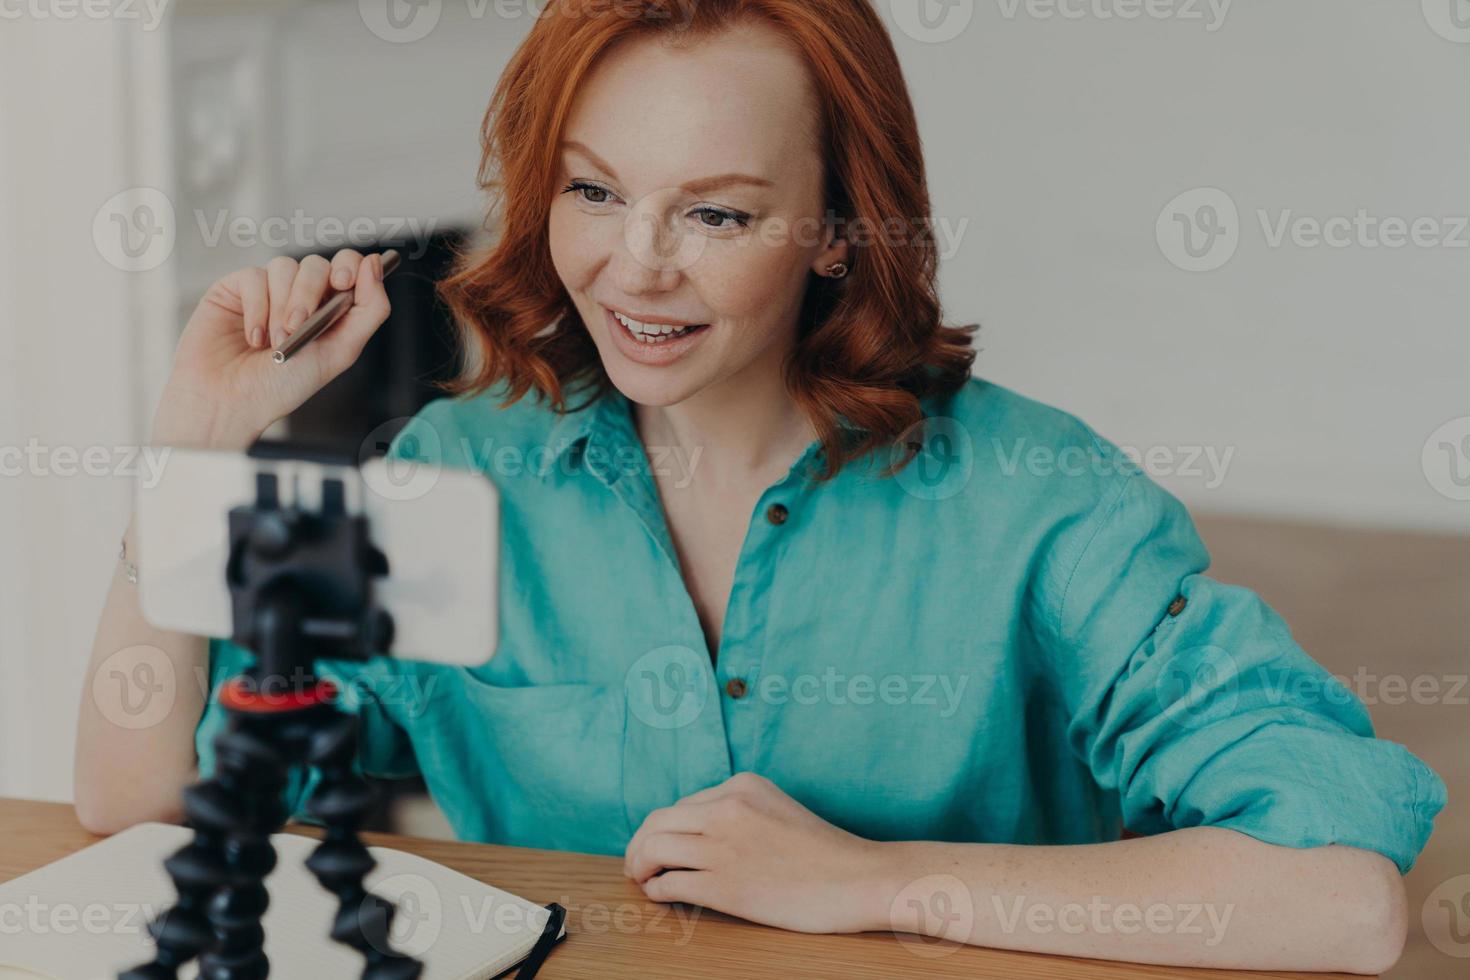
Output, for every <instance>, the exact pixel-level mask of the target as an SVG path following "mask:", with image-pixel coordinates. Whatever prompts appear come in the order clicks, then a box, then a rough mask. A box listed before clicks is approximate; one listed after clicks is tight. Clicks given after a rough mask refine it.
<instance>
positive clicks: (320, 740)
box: [306, 708, 423, 980]
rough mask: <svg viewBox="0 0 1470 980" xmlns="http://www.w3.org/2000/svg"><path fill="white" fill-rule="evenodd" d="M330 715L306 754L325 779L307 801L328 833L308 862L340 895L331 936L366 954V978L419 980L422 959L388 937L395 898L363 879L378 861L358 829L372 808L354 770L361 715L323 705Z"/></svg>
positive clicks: (373, 979) (320, 725)
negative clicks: (375, 890) (367, 886)
mask: <svg viewBox="0 0 1470 980" xmlns="http://www.w3.org/2000/svg"><path fill="white" fill-rule="evenodd" d="M323 710H325V711H326V712H327V716H326V717H325V718H324V720H323V721H322V722H321V723H320V724H319V726H318V727H317V728H316V730H315V731H314V732H313V734H312V736H311V740H310V742H309V743H308V748H307V759H308V761H309V762H310V763H311V764H312V765H314V766H316V767H317V768H318V769H319V770H320V772H321V782H320V783H319V784H318V786H317V788H316V791H315V792H313V793H312V796H311V799H310V801H309V802H308V803H307V812H308V813H310V814H311V815H312V816H314V817H316V818H318V819H320V820H321V821H322V822H323V823H324V824H325V825H326V828H327V833H326V837H325V838H324V839H323V840H322V842H321V844H320V845H318V846H317V848H316V850H314V851H313V852H312V854H311V857H310V858H308V859H307V862H306V866H307V868H309V869H310V870H311V872H312V873H313V874H314V875H316V877H317V880H318V881H320V882H321V883H322V886H323V887H325V888H326V889H327V890H328V891H330V892H332V893H333V894H335V895H336V896H337V900H338V903H339V907H338V911H337V916H336V918H335V919H334V920H333V923H332V938H333V939H334V940H336V941H337V942H339V943H343V944H345V945H348V946H351V947H353V948H354V949H356V950H357V951H358V952H360V953H361V954H362V955H363V958H364V960H365V961H366V962H365V963H364V964H363V970H362V980H415V978H417V977H418V976H419V975H420V973H421V972H422V971H423V964H422V963H420V962H419V961H418V960H416V959H414V958H412V957H410V956H406V955H404V954H402V953H397V952H394V950H393V948H392V945H391V943H390V941H389V933H390V931H391V929H392V925H393V915H394V911H395V910H394V907H393V903H391V902H389V901H386V900H385V899H382V898H380V897H379V896H377V895H373V894H370V893H369V892H367V891H366V890H365V889H364V888H363V885H362V882H363V879H364V878H365V877H367V875H368V873H369V872H370V871H372V869H373V866H374V865H375V864H376V863H377V862H375V861H374V860H373V856H372V855H371V854H369V853H368V850H367V848H366V847H364V846H363V844H362V841H360V840H359V839H358V836H357V832H358V829H359V828H360V827H361V826H362V821H363V819H364V818H365V817H366V816H367V812H368V810H369V809H370V808H371V806H372V803H373V799H372V793H371V790H370V788H369V787H368V785H367V783H366V782H364V781H363V779H362V778H361V777H359V776H358V775H357V774H356V773H355V772H353V771H352V760H353V758H354V757H355V756H356V754H357V716H356V715H349V714H342V713H340V712H338V711H336V710H335V709H330V708H327V709H323Z"/></svg>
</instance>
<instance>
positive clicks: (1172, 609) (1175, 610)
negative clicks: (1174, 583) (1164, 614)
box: [1169, 595, 1189, 616]
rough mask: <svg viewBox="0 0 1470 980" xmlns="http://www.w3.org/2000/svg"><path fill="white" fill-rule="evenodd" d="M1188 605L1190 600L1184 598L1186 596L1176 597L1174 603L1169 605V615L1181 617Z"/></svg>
mask: <svg viewBox="0 0 1470 980" xmlns="http://www.w3.org/2000/svg"><path fill="white" fill-rule="evenodd" d="M1187 605H1189V600H1188V599H1186V598H1184V596H1182V595H1177V596H1175V597H1174V601H1173V602H1171V603H1169V615H1170V616H1177V615H1179V614H1180V613H1182V612H1184V607H1185V606H1187Z"/></svg>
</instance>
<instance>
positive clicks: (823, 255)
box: [812, 238, 852, 278]
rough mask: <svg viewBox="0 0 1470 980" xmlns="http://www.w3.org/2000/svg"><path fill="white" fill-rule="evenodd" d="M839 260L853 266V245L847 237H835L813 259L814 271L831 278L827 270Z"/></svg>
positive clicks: (850, 266)
mask: <svg viewBox="0 0 1470 980" xmlns="http://www.w3.org/2000/svg"><path fill="white" fill-rule="evenodd" d="M837 262H841V263H843V264H844V265H846V266H847V267H848V268H849V269H851V268H852V245H851V243H849V242H848V241H847V239H845V238H833V239H832V240H831V241H829V242H828V243H827V247H826V248H824V249H822V251H821V252H820V253H819V254H818V255H817V257H816V258H815V259H814V260H813V261H812V271H813V272H815V273H816V274H817V275H819V276H823V277H826V278H831V275H830V274H829V273H828V272H827V270H828V269H829V268H830V267H831V266H832V265H833V264H834V263H837Z"/></svg>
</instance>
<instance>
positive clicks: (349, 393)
mask: <svg viewBox="0 0 1470 980" xmlns="http://www.w3.org/2000/svg"><path fill="white" fill-rule="evenodd" d="M463 241H464V234H463V233H462V232H460V231H450V232H443V233H438V234H434V235H432V236H430V237H428V238H427V239H421V240H412V239H410V240H405V241H402V242H399V241H391V242H388V241H385V242H380V243H378V245H376V246H374V247H372V248H366V249H362V251H363V252H365V253H368V252H375V251H381V250H382V249H386V248H396V249H398V250H399V251H400V252H401V253H403V265H402V267H401V268H400V269H399V270H398V271H397V272H395V273H394V274H393V275H392V276H390V277H389V278H388V279H387V280H385V283H384V285H385V287H386V288H387V290H388V300H389V302H391V303H392V304H393V312H392V313H390V314H389V315H388V319H387V321H386V322H385V323H384V324H383V325H382V326H381V327H379V328H378V332H377V333H375V334H374V335H373V338H372V340H369V341H368V342H367V346H366V347H364V348H363V351H362V355H361V356H360V357H358V359H357V363H356V364H354V365H353V366H352V367H350V368H348V369H347V370H346V371H344V372H343V373H342V374H341V375H340V376H339V377H337V378H336V379H334V380H333V381H332V382H331V383H329V384H328V385H327V386H326V387H325V388H323V389H322V390H321V391H319V392H317V393H316V394H315V395H314V396H312V397H311V398H310V399H309V400H308V401H307V402H306V404H304V405H302V406H301V407H300V408H298V409H297V410H296V411H295V412H292V413H291V415H290V417H289V420H288V422H287V425H288V427H289V429H290V437H291V439H292V441H293V442H296V441H299V442H302V443H306V444H309V445H314V446H320V447H321V448H323V449H328V450H333V451H340V452H347V453H351V454H353V455H360V457H361V458H366V457H368V456H380V455H382V454H383V452H384V451H385V450H386V449H387V442H388V441H389V440H391V439H392V437H393V436H394V435H395V434H396V433H397V430H398V429H399V428H402V426H403V425H405V424H406V423H407V421H408V419H409V418H410V417H411V416H412V415H413V414H414V413H416V412H417V411H418V410H419V409H420V408H422V407H423V406H424V405H426V404H427V403H428V402H430V401H432V400H433V399H435V398H438V397H440V396H441V395H442V394H443V392H442V391H440V390H438V389H437V388H435V387H434V382H436V381H447V380H449V379H450V378H451V377H453V375H454V373H455V371H456V369H457V365H458V352H457V345H456V339H455V330H454V325H453V322H452V321H451V319H450V317H449V311H448V309H447V308H446V307H445V306H444V305H443V304H442V303H440V302H439V301H438V299H437V298H436V297H435V295H434V284H435V283H436V282H438V281H439V279H441V278H443V277H444V276H446V275H448V273H449V270H450V263H451V262H452V260H453V249H454V248H456V247H457V246H459V245H460V244H461V243H462V242H463ZM335 251H336V250H335V249H332V250H330V251H323V252H319V253H316V254H320V255H322V256H324V257H326V258H329V259H330V258H331V257H332V255H333V254H334V253H335ZM297 257H298V258H304V257H305V255H301V256H297ZM332 329H334V330H335V329H337V328H336V327H333V328H332ZM389 421H395V422H396V423H397V424H396V425H394V426H391V427H389V428H387V429H383V430H382V431H380V432H374V430H376V429H378V428H379V426H382V425H383V424H384V423H385V422H389ZM370 434H372V435H374V439H375V442H377V443H381V445H374V446H363V444H362V443H363V440H364V439H366V438H367V437H368V436H369V435H370Z"/></svg>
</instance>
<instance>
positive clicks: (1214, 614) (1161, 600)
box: [1050, 469, 1446, 872]
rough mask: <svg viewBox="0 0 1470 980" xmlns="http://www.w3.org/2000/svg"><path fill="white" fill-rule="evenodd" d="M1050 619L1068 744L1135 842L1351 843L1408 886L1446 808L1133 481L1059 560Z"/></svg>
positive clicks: (1144, 481) (1420, 772)
mask: <svg viewBox="0 0 1470 980" xmlns="http://www.w3.org/2000/svg"><path fill="white" fill-rule="evenodd" d="M1059 551H1060V552H1061V553H1062V554H1063V556H1064V560H1063V564H1062V567H1060V568H1059V569H1058V570H1057V574H1056V579H1055V580H1056V582H1057V585H1058V588H1057V589H1056V590H1055V592H1054V595H1055V596H1056V598H1055V600H1054V604H1053V606H1052V608H1051V610H1050V612H1051V616H1052V624H1051V625H1052V630H1051V633H1052V639H1053V642H1054V643H1055V644H1056V645H1057V648H1058V649H1057V653H1058V654H1059V656H1058V658H1057V661H1056V663H1055V665H1054V668H1055V670H1056V671H1057V675H1056V676H1057V679H1056V683H1058V684H1059V685H1060V686H1061V688H1062V690H1063V692H1064V698H1065V701H1066V704H1067V709H1068V712H1069V714H1070V722H1069V726H1068V730H1067V737H1068V741H1069V744H1070V745H1071V747H1072V749H1073V751H1074V752H1076V753H1077V754H1078V755H1079V757H1080V758H1082V759H1083V760H1085V762H1086V763H1087V765H1088V767H1089V768H1090V769H1091V771H1092V774H1093V777H1094V778H1095V779H1096V780H1097V782H1098V783H1099V785H1100V786H1102V787H1103V788H1105V789H1107V790H1109V791H1112V792H1115V793H1116V794H1117V796H1118V799H1119V802H1120V805H1121V808H1122V818H1123V823H1124V825H1125V826H1127V827H1128V828H1129V829H1130V830H1132V831H1134V832H1136V833H1141V834H1153V833H1160V832H1163V831H1166V830H1172V829H1177V828H1183V827H1200V826H1215V827H1228V828H1231V829H1233V830H1237V831H1240V832H1241V833H1245V834H1248V835H1250V836H1252V837H1255V838H1258V839H1259V840H1263V841H1266V842H1269V843H1272V844H1280V845H1285V846H1290V847H1316V846H1320V845H1324V844H1347V845H1351V846H1354V847H1359V848H1364V849H1367V850H1372V851H1377V852H1378V853H1380V854H1383V855H1385V856H1387V857H1388V858H1390V859H1391V860H1392V861H1393V862H1394V863H1395V864H1396V865H1398V867H1399V870H1400V871H1402V872H1407V871H1408V870H1409V869H1410V868H1411V867H1412V866H1413V864H1414V861H1415V859H1416V858H1417V856H1418V854H1419V852H1420V851H1421V850H1422V849H1423V847H1424V845H1425V843H1426V842H1427V841H1428V839H1429V835H1430V831H1431V829H1432V827H1433V822H1434V817H1435V815H1436V814H1437V813H1438V812H1439V811H1440V810H1441V809H1442V808H1443V806H1444V804H1445V799H1446V794H1445V787H1444V784H1443V782H1442V781H1441V780H1440V778H1439V777H1438V776H1437V775H1436V774H1435V773H1434V771H1433V770H1431V769H1430V768H1429V767H1428V766H1426V765H1425V764H1424V763H1423V762H1422V761H1420V760H1419V759H1418V758H1416V757H1415V756H1414V755H1413V754H1412V753H1410V752H1409V751H1408V750H1407V749H1406V748H1405V747H1404V746H1402V745H1399V744H1397V743H1394V742H1389V741H1384V740H1382V739H1378V738H1375V737H1374V732H1373V725H1372V722H1371V721H1370V719H1369V716H1368V711H1367V708H1366V707H1365V706H1364V705H1363V702H1362V701H1361V700H1359V698H1358V697H1357V696H1356V695H1355V694H1354V693H1353V692H1352V691H1350V690H1349V689H1348V688H1347V687H1346V686H1345V685H1344V684H1343V683H1342V682H1341V681H1339V680H1338V679H1337V678H1335V677H1334V676H1333V675H1332V674H1330V673H1329V672H1328V671H1327V670H1326V669H1324V668H1323V667H1322V666H1321V665H1320V664H1318V663H1317V662H1316V661H1314V660H1313V659H1312V658H1311V657H1310V656H1308V655H1307V653H1306V652H1305V651H1303V650H1302V648H1301V647H1300V646H1299V645H1298V644H1297V643H1296V641H1295V640H1294V639H1293V638H1292V636H1291V632H1290V630H1289V629H1288V628H1287V625H1286V624H1285V623H1284V622H1283V621H1282V619H1281V617H1280V616H1279V615H1278V614H1277V613H1276V612H1275V611H1274V610H1273V609H1272V608H1271V607H1270V606H1268V605H1267V604H1266V603H1265V602H1264V601H1263V600H1262V599H1261V598H1260V597H1259V596H1258V595H1256V594H1255V593H1254V592H1253V591H1251V590H1249V589H1245V588H1241V587H1239V586H1233V585H1227V584H1224V583H1221V582H1218V581H1216V580H1214V579H1211V578H1208V577H1207V576H1206V575H1205V574H1204V572H1205V570H1206V568H1207V567H1208V565H1209V556H1208V553H1207V551H1206V549H1205V547H1204V544H1203V543H1202V542H1201V541H1200V539H1199V536H1198V534H1197V533H1196V530H1195V527H1194V523H1193V521H1192V520H1191V519H1190V517H1189V514H1188V512H1187V511H1186V510H1185V508H1184V506H1183V505H1182V504H1181V503H1180V502H1179V501H1178V500H1177V499H1176V498H1175V497H1174V496H1172V495H1171V494H1169V493H1168V492H1167V491H1165V490H1164V489H1163V488H1162V487H1160V486H1159V485H1158V484H1156V483H1154V482H1153V481H1152V480H1151V479H1150V478H1149V477H1148V476H1147V475H1146V474H1144V473H1142V472H1140V471H1137V470H1136V469H1135V470H1133V471H1131V472H1127V473H1124V474H1121V475H1119V476H1118V477H1117V478H1116V479H1115V480H1114V481H1113V482H1110V483H1108V484H1106V492H1104V493H1103V494H1101V495H1100V496H1099V498H1098V501H1097V504H1096V507H1095V508H1094V509H1093V511H1092V513H1091V514H1090V515H1089V516H1088V518H1087V519H1086V520H1082V521H1078V522H1076V524H1075V526H1074V527H1072V528H1071V529H1069V531H1068V532H1067V536H1066V538H1065V545H1063V546H1061V547H1059Z"/></svg>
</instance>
